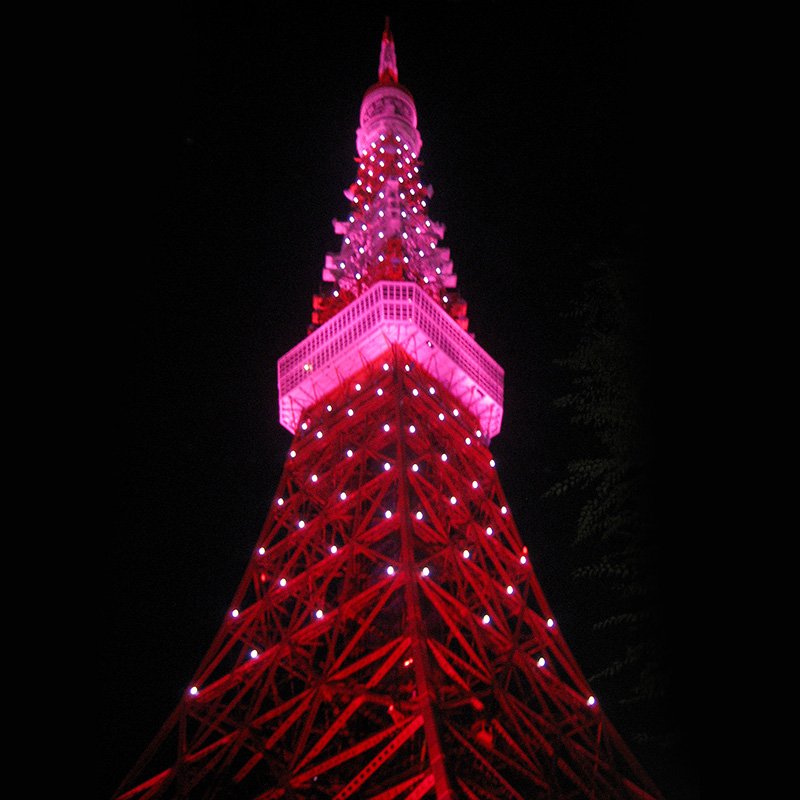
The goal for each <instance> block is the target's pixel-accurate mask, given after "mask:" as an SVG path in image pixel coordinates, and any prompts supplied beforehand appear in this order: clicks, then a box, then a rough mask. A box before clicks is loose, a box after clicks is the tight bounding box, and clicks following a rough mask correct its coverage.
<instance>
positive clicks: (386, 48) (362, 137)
mask: <svg viewBox="0 0 800 800" xmlns="http://www.w3.org/2000/svg"><path fill="white" fill-rule="evenodd" d="M359 123H360V125H359V128H358V131H357V132H356V147H357V149H358V153H359V155H360V156H361V155H363V154H364V153H365V152H366V151H367V150H368V148H369V146H370V144H371V143H372V142H373V141H375V140H376V139H378V138H379V137H380V136H381V134H383V135H385V136H391V137H394V136H398V135H399V136H401V137H402V138H403V139H404V140H405V141H406V142H409V143H410V144H411V146H412V148H413V150H414V152H415V153H419V151H420V149H421V147H422V139H421V138H420V135H419V131H417V109H416V107H415V106H414V98H413V97H412V96H411V92H409V91H408V89H406V87H405V86H402V85H401V84H400V83H399V82H398V79H397V56H396V54H395V49H394V37H393V36H392V32H391V30H389V18H388V17H387V18H386V28H385V29H384V31H383V37H382V38H381V55H380V60H379V62H378V82H377V83H374V84H373V85H372V86H370V87H369V89H367V91H366V93H365V94H364V99H363V101H362V103H361V114H360V115H359Z"/></svg>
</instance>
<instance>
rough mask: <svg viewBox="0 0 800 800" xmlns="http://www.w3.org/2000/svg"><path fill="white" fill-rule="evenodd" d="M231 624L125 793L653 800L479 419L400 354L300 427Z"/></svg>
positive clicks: (376, 364) (361, 376)
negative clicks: (518, 518)
mask: <svg viewBox="0 0 800 800" xmlns="http://www.w3.org/2000/svg"><path fill="white" fill-rule="evenodd" d="M297 423H298V424H297V428H296V434H295V437H294V440H293V442H292V445H291V448H290V450H289V453H288V455H287V459H286V464H285V468H284V471H283V475H282V477H281V481H280V485H279V487H278V492H277V494H276V496H275V498H274V500H273V502H272V505H271V508H270V511H269V515H268V518H267V521H266V523H265V526H264V528H263V531H262V533H261V536H260V538H259V540H258V542H257V544H256V547H255V549H254V552H253V555H252V559H251V561H250V563H249V564H248V567H247V570H246V574H245V577H244V579H243V581H242V583H241V585H240V587H239V589H238V591H237V593H236V595H235V598H234V600H233V603H232V605H231V608H230V610H229V612H228V614H227V616H226V619H225V621H224V624H223V626H222V628H221V630H220V632H219V634H218V635H217V638H216V640H215V642H214V643H213V645H212V647H211V649H210V650H209V652H208V655H207V656H206V658H205V660H204V661H203V663H202V664H201V665H200V667H199V669H198V670H197V673H196V674H195V676H194V678H193V680H192V682H191V687H190V688H189V690H188V691H187V692H186V695H185V696H184V697H183V698H182V700H181V702H180V704H179V706H178V708H177V709H176V711H175V713H174V714H173V716H172V717H171V719H170V720H169V721H168V722H167V724H166V725H165V726H164V729H163V730H162V732H161V734H160V735H159V737H158V738H157V739H156V741H155V742H154V744H153V746H152V747H151V749H150V751H148V753H146V754H145V758H144V759H143V761H142V763H141V764H140V765H139V767H138V768H137V770H136V771H135V772H134V773H133V774H132V775H131V776H130V778H129V782H128V783H127V784H126V785H125V786H124V787H123V788H122V789H121V790H120V792H119V793H118V795H117V796H118V797H119V798H126V800H127V799H130V800H133V798H138V799H140V800H143V799H144V798H155V797H187V798H259V799H260V800H270V799H272V798H275V799H277V798H292V800H301V799H302V800H321V798H328V799H331V798H333V799H334V800H344V798H348V797H353V798H363V799H364V800H367V799H369V800H390V798H405V799H406V800H411V798H423V797H425V798H437V800H443V799H444V798H467V799H468V800H478V799H480V800H485V799H487V798H515V799H516V800H532V799H533V798H539V797H541V798H577V797H582V798H598V800H600V799H601V798H608V800H611V798H628V797H630V798H648V797H654V796H657V792H656V790H655V789H653V788H652V787H649V785H648V781H647V778H646V777H645V776H644V775H643V774H642V773H641V771H640V770H639V768H638V766H637V765H636V762H635V761H634V760H633V758H632V757H631V756H630V754H629V753H628V752H627V750H626V749H625V747H624V745H623V744H622V742H621V741H620V740H619V738H618V737H617V735H616V734H615V732H614V730H613V728H612V727H611V725H610V724H609V722H608V720H607V719H606V718H605V717H604V715H603V712H602V709H601V708H599V706H598V704H597V703H596V702H595V700H594V698H593V696H592V693H591V689H590V687H589V686H588V684H587V682H586V681H585V679H584V678H583V676H582V674H581V672H580V670H579V668H578V666H577V664H576V663H575V661H574V659H573V657H572V656H571V654H570V652H569V650H568V648H567V646H566V643H565V642H564V641H563V639H562V637H561V635H560V632H559V629H558V626H557V624H556V623H555V622H554V617H553V614H552V612H551V610H550V608H549V607H548V605H547V601H546V599H545V597H544V596H543V594H542V591H541V589H540V587H539V584H538V582H537V580H536V577H535V575H534V572H533V569H532V566H531V561H530V558H529V555H528V552H527V549H526V547H525V546H524V545H523V543H522V540H521V538H520V536H519V533H518V531H517V529H516V527H515V525H514V522H513V519H512V516H511V514H510V512H509V510H508V507H507V503H506V500H505V497H504V494H503V490H502V487H501V485H500V482H499V480H498V478H497V474H496V472H495V468H494V461H493V459H492V455H491V452H490V451H489V449H488V448H487V446H486V440H487V437H486V435H485V433H484V431H483V430H482V425H481V421H480V419H479V417H478V416H476V414H475V413H474V411H473V410H470V408H469V407H468V406H467V405H466V404H465V403H464V402H462V401H461V400H460V399H459V398H458V397H456V396H455V395H454V394H453V393H451V392H450V391H449V390H448V389H447V388H446V387H445V386H444V385H443V384H442V383H441V382H440V380H438V379H437V378H436V377H435V376H434V375H432V374H431V373H430V372H429V371H427V370H425V369H424V368H423V367H421V366H420V365H419V364H418V363H417V362H416V361H415V360H414V359H412V358H411V357H410V356H409V355H408V353H407V351H406V350H405V349H403V348H402V347H401V346H400V345H399V344H396V343H395V344H390V345H388V346H387V347H386V349H385V350H384V351H383V352H382V353H380V354H378V355H377V357H375V358H373V359H372V360H370V361H369V362H368V363H364V364H362V366H361V367H360V368H359V369H353V370H350V373H349V375H348V376H347V377H346V378H344V379H342V380H341V381H340V382H339V383H338V384H337V385H336V386H335V387H334V388H332V389H331V390H330V391H329V392H327V394H325V395H324V396H321V397H320V398H319V400H318V401H317V402H315V403H314V404H313V405H311V406H310V407H308V408H306V409H305V410H304V411H303V412H302V414H301V415H300V416H299V417H298V419H297Z"/></svg>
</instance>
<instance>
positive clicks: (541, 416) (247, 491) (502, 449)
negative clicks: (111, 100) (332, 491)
mask: <svg viewBox="0 0 800 800" xmlns="http://www.w3.org/2000/svg"><path fill="white" fill-rule="evenodd" d="M539 5H540V4H536V3H506V2H494V3H482V4H477V3H462V2H428V3H417V4H415V3H389V4H385V3H384V4H367V3H363V4H359V3H329V4H327V5H325V6H319V7H318V5H317V4H311V5H310V6H308V7H307V6H305V5H304V4H283V3H273V4H270V3H254V2H253V3H250V2H245V3H227V4H226V3H222V2H219V3H192V2H188V0H187V2H185V3H178V4H177V6H178V7H177V8H173V9H172V11H171V12H168V13H164V12H162V13H161V14H160V15H159V14H155V13H154V14H152V15H151V16H145V15H142V16H141V17H139V18H138V19H134V20H132V21H131V22H132V26H133V28H132V29H133V30H135V31H137V33H136V34H135V35H132V36H129V37H128V39H129V42H133V44H134V46H133V47H132V48H131V49H130V57H129V58H130V63H128V64H127V65H126V66H127V70H126V72H127V75H126V77H127V80H126V81H125V82H124V86H122V87H120V88H119V89H118V90H117V94H118V95H119V96H121V97H122V100H123V104H122V107H123V109H124V113H125V117H124V119H123V127H124V129H125V133H124V135H122V134H121V135H120V139H119V143H118V145H117V146H115V147H114V148H113V149H112V152H113V157H112V159H111V160H110V162H109V164H108V172H109V176H110V178H111V182H112V183H113V184H114V193H113V195H112V197H110V198H109V200H108V202H109V204H110V205H111V206H112V207H113V208H114V212H115V214H118V216H119V218H120V219H121V220H122V221H123V226H124V233H123V234H122V235H121V237H120V238H121V240H119V241H114V242H113V244H112V245H111V247H110V248H109V260H110V269H111V271H113V272H114V273H115V276H116V277H115V279H114V281H113V288H114V293H113V294H114V302H113V307H112V312H111V313H112V316H113V325H112V328H111V332H110V333H109V338H110V339H111V338H113V344H114V350H113V352H114V355H113V356H112V357H111V358H110V359H108V360H107V361H106V362H105V366H104V370H106V371H107V373H108V375H109V377H110V379H111V385H113V386H114V387H115V388H114V389H113V390H112V391H110V392H109V396H110V400H109V403H108V406H109V408H108V409H107V410H108V415H105V414H104V415H103V423H102V426H100V427H102V430H101V431H99V432H98V434H99V436H100V438H102V439H103V440H104V441H105V444H106V447H107V448H108V450H109V451H110V452H111V453H112V454H113V456H112V457H111V459H110V461H109V462H108V464H109V466H108V474H107V475H106V476H105V477H106V480H107V481H108V482H109V483H110V484H111V486H112V490H111V494H110V495H109V497H110V498H111V503H112V507H111V513H110V516H109V520H108V525H107V528H106V529H105V533H104V547H103V548H102V552H101V553H100V554H99V555H98V557H99V558H100V559H101V562H102V563H104V566H105V568H104V569H103V570H102V574H103V576H104V577H103V578H102V580H103V582H104V583H107V585H103V586H102V588H101V591H102V592H103V596H104V597H105V598H106V600H107V605H106V607H107V608H108V609H109V610H110V613H109V621H108V622H107V623H106V624H105V625H104V628H103V634H102V641H101V643H100V645H101V650H102V655H101V656H100V670H99V675H98V680H97V684H96V686H95V687H94V688H95V689H96V691H97V695H98V698H99V706H100V715H99V726H97V730H96V734H97V738H98V743H97V747H98V752H99V756H100V758H99V763H100V766H101V768H100V774H99V776H98V782H99V786H98V797H100V798H103V797H108V796H109V795H110V794H111V792H112V791H113V790H114V789H115V788H116V786H117V785H118V784H119V782H120V781H121V780H122V778H123V777H124V775H125V774H126V772H127V771H128V769H129V768H131V767H132V766H133V764H134V762H135V761H136V759H137V758H138V756H139V755H140V754H141V752H142V751H143V750H144V748H145V747H146V745H147V744H148V743H149V741H150V740H151V738H152V737H153V736H154V735H155V734H156V732H157V731H158V729H159V727H160V725H161V723H162V722H163V721H164V720H165V719H166V717H167V716H168V714H169V713H170V712H171V711H172V709H173V708H174V706H175V705H176V703H177V702H178V699H179V697H180V695H181V694H182V692H183V691H185V689H186V686H187V682H188V681H189V680H190V678H191V676H192V673H193V672H194V670H195V668H196V666H197V665H198V663H199V661H200V660H201V658H202V656H203V655H204V654H205V652H206V650H207V649H208V647H209V645H210V643H211V640H212V638H213V636H214V634H215V633H216V631H217V629H218V627H219V625H220V624H221V623H222V621H223V617H224V614H225V612H226V610H227V607H228V604H229V602H230V600H231V598H232V596H233V594H234V592H235V590H236V588H237V586H238V584H239V581H240V578H241V576H242V574H243V572H244V568H245V565H246V564H247V562H248V559H249V558H250V555H251V552H252V548H253V546H254V543H255V541H256V539H257V537H258V535H259V532H260V530H261V526H262V525H263V522H264V520H265V518H266V514H267V508H268V506H269V503H270V501H271V499H272V497H273V494H274V492H275V490H276V488H277V484H278V479H279V476H280V473H281V470H282V466H283V461H284V458H285V454H286V451H287V449H288V446H289V443H290V440H291V437H290V434H289V433H288V432H287V431H286V430H284V429H283V428H282V427H281V426H280V425H279V423H278V414H277V389H276V362H277V360H278V358H279V357H280V356H281V355H282V354H283V353H284V352H286V351H287V350H289V349H290V348H291V347H292V346H294V345H295V344H296V343H297V342H298V341H300V340H301V339H302V338H303V337H304V336H305V335H306V327H307V325H308V323H309V321H310V314H311V298H312V295H313V293H314V292H315V291H316V290H317V288H318V285H319V283H320V279H321V271H322V267H323V265H324V259H325V253H326V252H328V251H334V250H338V247H339V239H338V237H336V236H335V235H334V233H333V228H332V226H331V220H332V219H334V218H337V219H339V218H343V217H344V216H346V214H347V210H348V203H347V201H346V199H345V198H344V196H343V194H342V191H343V189H345V188H346V187H347V186H349V184H350V183H351V182H352V181H353V179H354V176H355V166H356V165H355V163H354V161H353V158H354V156H355V130H356V127H357V125H358V112H359V107H360V103H361V99H362V97H363V93H364V91H365V90H366V89H367V88H368V87H369V86H370V85H371V84H372V83H374V82H375V81H376V80H377V64H378V54H379V49H380V37H381V33H382V31H383V26H384V17H385V16H386V15H387V14H388V15H390V16H391V20H392V23H391V24H392V31H393V33H394V37H395V43H396V49H397V59H398V67H399V74H400V82H401V83H403V84H404V85H405V86H406V87H408V88H409V90H410V91H411V92H412V94H413V96H414V99H415V102H416V107H417V112H418V117H419V124H418V127H419V130H420V133H421V136H422V140H423V147H422V151H421V157H422V161H423V166H422V168H421V177H422V180H423V182H425V183H431V184H432V185H433V188H434V196H433V198H432V200H431V201H430V203H429V207H428V211H429V213H430V215H431V217H432V218H433V219H434V220H437V221H441V222H443V223H444V224H445V225H446V226H447V227H446V233H445V237H444V239H443V245H444V246H447V247H449V248H450V249H451V255H452V259H453V262H454V270H455V272H456V273H457V275H458V288H459V290H460V291H461V293H462V294H463V296H464V298H465V299H466V300H467V302H468V304H469V306H468V312H469V318H470V330H471V331H473V332H474V333H475V335H476V338H477V341H478V343H479V344H480V345H481V346H482V347H484V348H485V349H486V350H487V351H488V352H489V354H490V355H491V356H493V357H494V358H495V359H496V360H497V361H498V362H499V363H500V365H501V366H502V367H503V368H504V369H505V371H506V388H505V416H504V423H503V430H502V431H501V433H500V434H499V435H498V436H497V437H496V438H495V440H494V441H493V442H492V451H493V453H494V455H495V457H496V459H497V462H498V472H499V475H500V478H501V481H502V483H503V487H504V489H505V492H506V494H507V496H508V498H509V502H510V507H511V510H512V512H513V513H514V516H515V519H516V522H517V525H518V527H519V529H520V532H521V533H522V536H523V538H524V539H525V541H526V542H527V544H528V545H529V547H530V548H531V551H532V553H533V557H534V568H535V570H536V574H537V577H538V579H539V581H540V583H541V584H542V586H543V588H544V590H545V593H546V594H547V596H548V599H549V601H550V604H551V606H553V608H554V611H555V612H556V614H557V616H558V619H559V624H560V625H561V627H562V629H563V630H564V631H565V632H566V633H565V635H566V637H567V641H568V643H569V644H570V646H571V648H572V650H573V652H574V653H575V655H576V657H577V658H578V661H579V662H580V663H581V664H582V665H583V666H584V672H585V673H587V674H591V673H592V672H593V670H594V669H595V668H597V667H598V664H597V663H596V662H597V659H598V655H597V653H596V652H595V651H594V650H593V647H595V640H594V639H592V638H591V635H590V631H589V627H590V626H589V624H588V623H587V622H586V620H585V619H584V617H585V613H584V612H585V607H586V603H590V602H591V598H588V599H587V598H586V597H582V596H580V594H579V593H580V591H581V588H580V586H578V585H577V584H576V583H575V581H574V580H573V579H572V577H571V575H570V572H571V569H572V568H573V567H574V566H575V564H576V562H577V561H578V560H580V558H579V554H576V553H575V552H574V548H573V547H572V541H573V538H574V528H573V529H572V530H571V529H570V527H569V526H570V525H571V524H574V520H573V518H572V517H571V516H570V511H569V509H566V508H564V507H563V506H559V505H558V504H557V503H554V502H553V501H544V500H542V494H543V492H544V491H545V490H546V489H547V488H548V487H549V486H551V485H552V484H553V483H554V482H555V481H556V480H558V479H560V478H562V477H564V473H563V470H564V466H565V463H566V461H567V460H568V459H569V458H570V457H573V456H574V455H575V453H576V452H577V453H580V452H581V436H582V435H583V434H582V433H581V432H576V431H575V430H574V426H570V425H569V423H568V422H567V421H566V416H565V413H564V412H562V411H559V410H557V409H555V408H554V405H553V403H554V400H555V399H556V398H557V397H558V396H560V395H561V394H563V393H564V392H565V391H566V389H567V388H568V377H566V376H565V375H564V374H563V372H562V371H561V370H560V369H559V368H558V367H556V366H555V364H554V361H555V360H556V359H558V358H561V357H563V356H565V355H566V354H567V353H568V352H569V348H570V346H571V345H572V344H574V332H573V331H572V330H571V329H570V327H569V324H568V323H567V322H565V320H564V319H563V318H562V313H563V312H564V311H565V310H566V309H567V306H568V304H569V303H570V302H571V301H572V300H574V299H576V298H577V296H578V295H579V293H580V286H581V282H582V280H583V278H584V277H585V271H586V265H587V264H588V263H589V262H590V261H591V260H593V259H596V258H604V257H613V256H625V257H634V258H639V259H642V260H643V261H647V258H648V248H650V247H652V243H651V241H650V240H649V239H648V234H647V229H648V224H649V220H648V214H649V213H650V210H651V206H650V205H649V203H648V198H649V196H650V193H651V191H652V186H651V182H652V180H653V176H654V174H655V172H654V164H653V163H652V160H653V158H654V155H653V152H652V150H651V149H650V148H649V147H648V146H647V143H648V140H649V136H650V131H649V127H648V126H649V124H650V120H649V117H648V113H647V105H648V104H647V102H646V100H647V97H648V93H649V92H652V91H653V89H652V87H651V86H649V84H648V74H649V73H648V69H649V55H648V54H649V52H650V50H651V47H652V46H653V44H654V42H655V40H656V36H657V34H656V31H655V30H654V20H652V19H650V18H646V17H644V16H639V13H638V11H637V10H636V8H637V7H638V4H633V3H631V4H628V3H618V2H612V3H586V4H574V5H573V4H568V3H567V4H564V3H552V4H550V3H546V4H544V6H543V7H539ZM100 574H101V571H98V573H97V575H100ZM587 662H588V663H587ZM600 700H601V702H603V696H602V692H601V693H600ZM606 705H607V706H608V705H613V698H609V699H608V703H607V704H606ZM612 721H613V719H612ZM634 749H635V748H634ZM647 766H648V768H651V772H653V773H654V775H658V776H660V775H661V774H663V772H664V770H665V767H664V766H663V765H659V764H655V765H651V764H647ZM677 785H678V783H676V786H677ZM664 790H665V792H666V787H664ZM671 796H672V797H674V798H676V800H677V798H679V797H682V796H684V795H682V794H681V793H680V790H679V789H676V793H675V794H673V795H671ZM685 796H688V795H685Z"/></svg>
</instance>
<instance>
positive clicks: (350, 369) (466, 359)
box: [278, 281, 504, 439]
mask: <svg viewBox="0 0 800 800" xmlns="http://www.w3.org/2000/svg"><path fill="white" fill-rule="evenodd" d="M391 344H399V345H400V346H401V347H402V348H403V349H404V350H405V352H406V353H408V354H409V356H410V357H411V358H413V359H414V361H415V362H416V363H417V364H419V365H420V366H421V367H423V368H424V369H425V370H426V371H427V372H428V373H430V374H431V375H432V376H433V377H435V378H436V379H437V380H438V381H439V382H440V383H441V384H442V386H444V387H445V388H447V389H448V391H450V392H451V394H453V396H454V397H456V398H457V399H458V400H459V401H460V402H461V403H462V404H463V405H464V406H465V407H466V408H467V409H468V410H469V411H471V412H472V413H473V414H475V416H476V417H477V418H478V420H479V421H480V426H481V430H482V431H483V432H484V434H485V435H486V436H487V437H489V439H491V438H492V437H493V436H495V435H497V433H498V432H499V431H500V425H501V422H502V418H503V378H504V373H503V369H502V368H501V367H500V366H499V365H498V364H497V362H496V361H494V360H493V359H492V358H491V357H490V356H489V355H487V353H486V352H485V351H484V350H483V349H482V348H481V347H480V346H479V345H477V344H476V343H475V341H474V340H473V339H472V337H471V336H470V335H469V334H468V333H466V332H465V331H464V330H462V329H461V328H460V327H459V326H458V324H457V323H456V322H455V321H454V320H453V319H452V318H451V317H450V316H449V315H448V314H447V313H446V312H445V311H444V310H443V309H442V308H441V307H440V306H439V305H438V304H437V303H436V302H435V301H433V300H432V299H431V298H430V297H428V296H427V294H426V293H425V292H424V290H423V289H422V288H421V287H420V286H418V285H417V284H414V283H407V282H399V281H380V282H378V283H376V284H375V285H374V286H372V288H371V289H369V291H367V292H365V293H364V294H363V295H362V296H361V297H359V298H358V299H357V300H355V301H354V302H352V303H351V304H350V305H349V306H347V307H346V308H345V309H343V310H342V311H341V312H339V313H338V314H337V315H336V316H335V317H333V318H332V319H330V320H328V322H326V323H325V324H324V325H322V326H320V327H319V328H318V329H317V330H315V331H314V332H313V333H311V335H309V336H308V337H307V338H306V339H304V340H303V341H302V342H300V344H298V345H297V346H296V347H293V348H292V349H291V350H290V351H289V352H288V353H286V354H285V355H284V356H282V357H281V358H280V359H279V361H278V394H279V406H280V421H281V424H282V425H283V426H284V427H285V428H287V429H288V430H289V431H291V432H292V433H294V432H295V431H296V429H297V426H298V424H299V422H300V417H301V415H302V413H303V410H304V409H306V408H308V407H309V406H311V405H313V404H314V403H316V402H317V401H318V400H320V399H321V398H322V397H324V396H325V395H326V394H327V393H328V392H330V391H331V390H332V389H334V388H335V387H336V386H337V385H338V384H340V383H341V382H342V381H345V380H347V379H348V378H349V377H350V376H352V375H353V374H355V373H356V372H357V371H359V370H360V369H362V368H363V366H364V365H365V364H366V363H368V362H369V361H371V360H373V359H374V358H377V357H378V356H379V355H380V354H381V353H383V352H384V351H385V350H387V349H388V347H389V346H390V345H391Z"/></svg>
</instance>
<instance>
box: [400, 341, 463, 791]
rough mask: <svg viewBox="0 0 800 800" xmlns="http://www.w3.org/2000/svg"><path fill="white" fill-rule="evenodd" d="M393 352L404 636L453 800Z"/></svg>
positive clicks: (434, 751)
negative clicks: (423, 600)
mask: <svg viewBox="0 0 800 800" xmlns="http://www.w3.org/2000/svg"><path fill="white" fill-rule="evenodd" d="M392 350H393V358H392V361H393V370H394V390H395V412H396V417H397V468H398V470H399V479H398V481H397V492H398V498H397V506H398V507H397V510H398V511H399V512H400V553H401V562H402V565H403V575H404V576H405V595H406V609H407V611H406V613H407V615H408V634H409V637H410V639H411V655H412V657H413V659H414V678H415V682H416V687H417V702H418V703H419V709H420V713H421V714H422V719H423V730H424V734H425V742H426V744H427V747H428V753H429V759H430V765H431V773H432V775H433V779H434V787H435V791H436V800H456V796H455V794H454V793H453V789H452V787H451V786H450V778H449V776H448V774H447V769H446V767H445V761H444V754H443V752H442V746H441V741H440V739H439V729H438V726H437V724H436V714H435V711H434V707H433V706H434V703H435V702H436V698H435V697H434V695H433V693H432V691H431V681H430V664H429V661H428V647H427V636H426V634H425V623H424V622H423V619H422V612H421V609H420V598H419V586H418V585H417V581H418V580H419V573H418V570H417V563H416V558H415V555H414V529H413V523H412V521H411V507H410V503H409V497H408V472H407V469H408V464H407V458H406V439H405V437H406V425H405V420H404V413H403V376H402V374H401V372H400V370H399V369H398V365H399V359H398V358H397V345H396V344H395V345H394V346H393V348H392Z"/></svg>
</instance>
